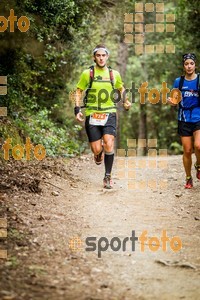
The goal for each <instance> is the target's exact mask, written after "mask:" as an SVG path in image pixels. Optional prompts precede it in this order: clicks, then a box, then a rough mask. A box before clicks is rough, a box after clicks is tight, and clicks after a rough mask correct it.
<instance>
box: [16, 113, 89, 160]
mask: <svg viewBox="0 0 200 300" xmlns="http://www.w3.org/2000/svg"><path fill="white" fill-rule="evenodd" d="M15 123H16V125H17V127H18V128H19V129H20V131H21V134H22V135H23V136H28V137H30V139H31V141H34V144H42V145H43V146H44V147H45V149H46V152H47V155H48V156H73V154H79V153H81V152H82V151H83V150H84V146H85V145H81V144H80V143H79V142H78V140H77V133H78V131H79V130H80V129H81V126H79V125H73V124H72V122H68V124H67V123H66V124H65V125H62V126H58V125H56V124H55V123H54V122H53V121H52V120H51V119H50V118H49V111H48V110H47V109H44V110H40V111H39V112H38V113H37V114H35V115H32V116H31V115H30V116H28V115H27V116H26V118H23V117H21V118H17V119H16V121H15ZM69 128H70V129H69Z"/></svg>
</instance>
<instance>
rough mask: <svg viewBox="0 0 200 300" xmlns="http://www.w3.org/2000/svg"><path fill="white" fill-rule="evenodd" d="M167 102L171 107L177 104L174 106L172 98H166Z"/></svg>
mask: <svg viewBox="0 0 200 300" xmlns="http://www.w3.org/2000/svg"><path fill="white" fill-rule="evenodd" d="M167 102H168V104H169V105H171V106H176V105H177V104H175V103H174V102H173V98H171V97H168V98H167Z"/></svg>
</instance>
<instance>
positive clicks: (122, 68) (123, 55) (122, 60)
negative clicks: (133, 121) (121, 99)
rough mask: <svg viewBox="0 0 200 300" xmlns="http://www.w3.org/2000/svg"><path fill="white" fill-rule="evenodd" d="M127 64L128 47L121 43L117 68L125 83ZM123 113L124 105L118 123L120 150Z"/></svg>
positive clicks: (117, 140) (119, 112)
mask: <svg viewBox="0 0 200 300" xmlns="http://www.w3.org/2000/svg"><path fill="white" fill-rule="evenodd" d="M127 62H128V46H127V44H125V43H123V42H121V43H120V44H119V50H118V62H117V66H118V71H119V73H120V75H121V77H122V81H124V79H125V75H126V66H127ZM120 108H121V109H120ZM122 112H123V108H122V105H120V107H119V109H118V111H117V120H118V122H117V139H116V148H120V144H121V131H122V122H121V120H120V117H121V114H122Z"/></svg>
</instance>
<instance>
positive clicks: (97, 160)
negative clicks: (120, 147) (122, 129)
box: [94, 147, 103, 165]
mask: <svg viewBox="0 0 200 300" xmlns="http://www.w3.org/2000/svg"><path fill="white" fill-rule="evenodd" d="M102 160H103V147H102V150H101V152H100V153H99V154H97V155H94V161H95V163H96V165H100V164H101V163H102Z"/></svg>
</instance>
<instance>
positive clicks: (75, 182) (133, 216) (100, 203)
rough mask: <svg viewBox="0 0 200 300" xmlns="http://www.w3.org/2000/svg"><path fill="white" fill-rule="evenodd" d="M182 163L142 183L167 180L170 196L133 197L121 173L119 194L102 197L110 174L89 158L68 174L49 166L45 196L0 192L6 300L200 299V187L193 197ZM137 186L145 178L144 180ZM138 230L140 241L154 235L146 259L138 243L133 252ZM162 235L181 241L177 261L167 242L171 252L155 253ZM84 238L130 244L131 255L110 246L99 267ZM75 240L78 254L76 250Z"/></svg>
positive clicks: (1, 294) (172, 160) (44, 173)
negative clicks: (144, 235)
mask: <svg viewBox="0 0 200 300" xmlns="http://www.w3.org/2000/svg"><path fill="white" fill-rule="evenodd" d="M180 162H181V157H180V156H171V157H169V168H168V171H167V170H165V171H160V173H159V172H158V173H155V170H154V169H151V170H150V169H149V170H148V171H147V173H146V174H145V176H146V178H150V179H154V178H160V179H163V178H164V179H165V180H167V183H168V186H170V189H169V188H164V187H163V188H162V187H152V188H143V189H139V190H131V189H128V188H127V180H124V179H119V177H118V176H119V173H118V172H117V167H116V164H115V167H114V173H113V178H114V189H113V190H111V191H105V190H103V189H102V174H103V166H96V165H95V164H94V163H93V161H92V157H91V156H83V157H81V159H73V160H71V161H70V162H67V163H66V164H64V163H61V162H59V163H58V162H56V163H55V164H52V163H49V162H48V161H47V162H45V163H43V165H42V166H41V172H40V175H41V180H40V187H41V190H42V191H41V193H30V191H26V190H25V191H22V190H20V189H19V188H16V190H14V191H13V192H12V193H10V192H8V191H7V190H5V191H1V194H0V201H1V215H0V217H7V219H8V238H7V239H6V240H5V239H4V244H3V245H2V247H4V248H5V247H6V248H7V249H8V260H7V261H6V260H0V274H1V281H0V290H1V291H0V299H4V300H6V299H7V300H9V299H10V300H12V299H14V300H15V299H17V300H23V299H25V300H31V299H33V300H47V299H48V300H65V299H66V300H68V299H69V300H73V299H74V300H75V299H78V300H79V299H80V300H82V299H85V300H86V299H87V300H97V299H99V300H100V299H102V300H104V299H105V300H107V299H109V300H115V299H116V300H118V299H119V300H122V299H124V300H126V299H127V300H129V299H134V300H137V299H140V300H142V299H145V300H146V299H159V300H160V299H161V300H168V299H170V300H171V299H194V300H195V299H196V300H197V299H200V284H199V282H200V251H199V248H200V237H199V236H200V235H199V232H200V210H199V208H200V202H199V200H200V199H199V198H200V197H199V195H200V183H199V182H197V180H196V179H195V181H194V184H195V187H194V189H193V190H184V188H183V178H184V173H183V170H182V167H181V168H180ZM38 168H39V167H38ZM169 170H170V171H169ZM37 172H38V171H37ZM137 176H138V177H137V178H143V177H144V171H142V169H141V171H140V173H139V174H137ZM194 176H195V174H194ZM32 177H33V176H32ZM133 230H134V231H135V235H136V236H137V237H139V236H140V235H141V234H142V232H143V231H145V230H146V231H147V240H146V241H145V242H144V245H143V246H144V252H142V251H141V247H142V245H141V242H140V241H139V240H136V241H135V251H133V250H132V248H131V247H132V243H131V241H130V237H131V235H132V231H133ZM163 230H166V232H167V236H168V237H169V238H170V240H171V238H172V237H173V236H178V237H179V238H180V239H181V241H182V245H183V247H182V249H181V250H180V251H178V252H174V251H172V250H171V249H170V244H169V242H168V243H167V251H165V252H164V251H163V250H162V249H161V248H159V249H158V250H157V251H154V252H153V251H151V250H150V248H149V247H151V249H152V248H153V247H154V249H155V245H154V246H153V245H152V246H151V242H152V241H149V239H150V238H151V237H153V236H154V237H157V238H158V239H159V241H160V243H161V235H162V231H163ZM87 237H96V241H95V243H96V245H97V246H98V242H99V239H100V238H101V237H105V238H107V240H108V241H109V242H110V241H111V240H112V239H113V238H114V237H118V240H117V241H119V240H120V241H121V242H122V241H123V240H124V238H125V237H128V241H127V242H126V251H122V246H121V248H120V249H119V250H118V251H113V250H112V249H111V247H110V246H109V245H108V249H107V251H102V252H101V253H99V256H100V254H101V257H98V253H97V250H96V251H86V250H85V248H86V247H87V245H86V244H85V239H86V238H87ZM76 239H77V241H78V242H79V243H80V245H76V244H74V247H75V249H70V247H71V248H72V246H73V245H72V244H71V246H70V245H69V242H70V241H71V242H74V243H75V242H76ZM117 241H115V243H113V244H112V247H113V249H114V248H116V247H117V245H119V243H120V242H117ZM149 242H150V246H149ZM101 246H102V247H105V243H103V242H101ZM175 246H176V245H175ZM177 246H178V245H177ZM79 247H80V248H82V249H80V248H79ZM90 248H91V246H90Z"/></svg>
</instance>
